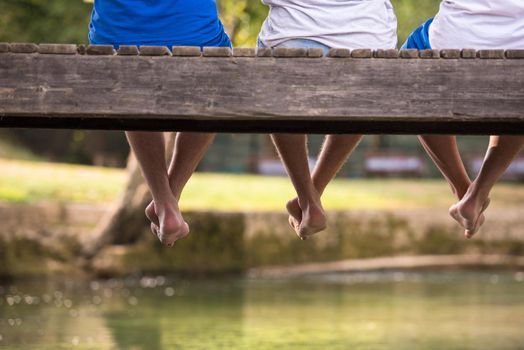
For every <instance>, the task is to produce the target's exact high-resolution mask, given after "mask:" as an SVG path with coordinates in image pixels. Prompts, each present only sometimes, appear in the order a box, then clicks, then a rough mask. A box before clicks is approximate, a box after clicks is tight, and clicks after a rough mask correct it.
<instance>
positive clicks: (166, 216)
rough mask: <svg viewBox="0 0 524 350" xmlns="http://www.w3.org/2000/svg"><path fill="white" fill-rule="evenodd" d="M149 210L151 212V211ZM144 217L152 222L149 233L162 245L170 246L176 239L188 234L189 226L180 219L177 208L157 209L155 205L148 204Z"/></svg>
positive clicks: (180, 215)
mask: <svg viewBox="0 0 524 350" xmlns="http://www.w3.org/2000/svg"><path fill="white" fill-rule="evenodd" d="M150 208H152V209H153V210H152V211H151V209H150ZM146 215H147V217H148V218H149V219H150V220H151V221H152V223H151V231H152V232H153V233H154V234H155V235H156V236H157V237H158V239H159V240H160V242H162V244H165V245H168V246H172V245H173V244H174V243H175V242H176V241H177V240H178V239H180V238H184V237H186V236H187V235H188V234H189V226H188V225H187V223H186V222H185V221H184V219H183V218H182V214H181V213H180V210H179V209H178V206H175V207H172V206H166V207H164V208H160V209H157V208H156V205H154V204H153V205H152V206H151V204H150V205H149V206H148V207H147V208H146ZM155 221H156V222H155ZM157 223H158V224H157Z"/></svg>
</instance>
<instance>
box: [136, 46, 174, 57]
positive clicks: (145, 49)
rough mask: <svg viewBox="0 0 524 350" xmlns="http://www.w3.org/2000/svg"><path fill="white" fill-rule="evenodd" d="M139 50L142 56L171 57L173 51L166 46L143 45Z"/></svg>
mask: <svg viewBox="0 0 524 350" xmlns="http://www.w3.org/2000/svg"><path fill="white" fill-rule="evenodd" d="M139 50H140V56H171V51H169V49H168V48H167V47H166V46H148V45H142V46H140V48H139Z"/></svg>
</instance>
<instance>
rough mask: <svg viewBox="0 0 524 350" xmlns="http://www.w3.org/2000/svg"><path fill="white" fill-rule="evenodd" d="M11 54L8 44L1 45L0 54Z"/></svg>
mask: <svg viewBox="0 0 524 350" xmlns="http://www.w3.org/2000/svg"><path fill="white" fill-rule="evenodd" d="M5 52H9V44H8V43H0V53H5Z"/></svg>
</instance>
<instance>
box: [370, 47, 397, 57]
mask: <svg viewBox="0 0 524 350" xmlns="http://www.w3.org/2000/svg"><path fill="white" fill-rule="evenodd" d="M398 55H399V51H398V50H397V49H386V50H384V49H379V50H376V51H375V52H374V57H375V58H398Z"/></svg>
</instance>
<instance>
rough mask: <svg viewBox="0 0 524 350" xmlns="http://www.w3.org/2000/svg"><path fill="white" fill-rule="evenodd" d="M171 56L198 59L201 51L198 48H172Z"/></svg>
mask: <svg viewBox="0 0 524 350" xmlns="http://www.w3.org/2000/svg"><path fill="white" fill-rule="evenodd" d="M172 52H173V56H179V57H200V56H202V50H200V47H198V46H173V49H172Z"/></svg>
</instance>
